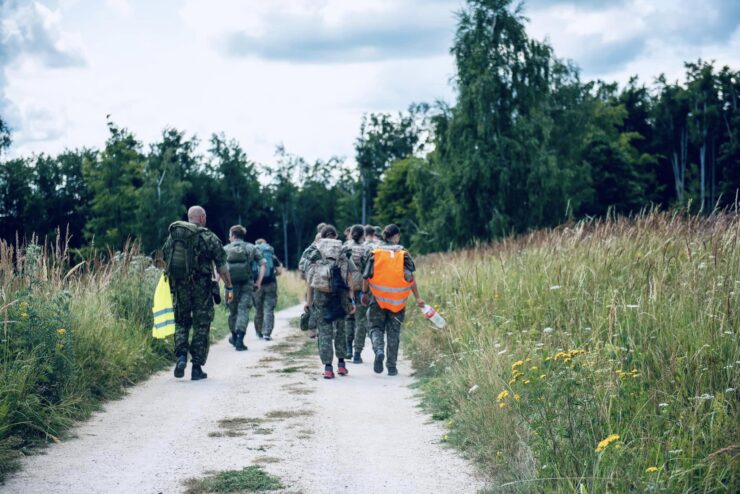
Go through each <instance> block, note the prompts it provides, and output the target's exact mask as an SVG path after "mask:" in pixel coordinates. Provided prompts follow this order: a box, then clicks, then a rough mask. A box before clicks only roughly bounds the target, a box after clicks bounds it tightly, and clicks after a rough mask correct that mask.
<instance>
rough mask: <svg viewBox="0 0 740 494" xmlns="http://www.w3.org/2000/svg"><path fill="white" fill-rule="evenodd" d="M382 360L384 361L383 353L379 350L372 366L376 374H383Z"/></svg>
mask: <svg viewBox="0 0 740 494" xmlns="http://www.w3.org/2000/svg"><path fill="white" fill-rule="evenodd" d="M383 359H385V353H383V350H380V351H378V352H377V353H376V354H375V363H374V364H373V370H374V371H375V373H376V374H380V373H381V372H383Z"/></svg>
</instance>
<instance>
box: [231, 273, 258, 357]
mask: <svg viewBox="0 0 740 494" xmlns="http://www.w3.org/2000/svg"><path fill="white" fill-rule="evenodd" d="M234 300H235V302H236V303H237V315H236V349H237V350H246V349H247V347H246V346H244V335H245V334H246V333H247V324H249V310H250V309H251V308H252V305H254V291H253V289H252V283H242V284H239V285H236V286H235V287H234Z"/></svg>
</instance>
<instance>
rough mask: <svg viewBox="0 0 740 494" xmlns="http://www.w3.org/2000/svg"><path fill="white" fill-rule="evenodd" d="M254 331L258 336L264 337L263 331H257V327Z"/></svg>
mask: <svg viewBox="0 0 740 494" xmlns="http://www.w3.org/2000/svg"><path fill="white" fill-rule="evenodd" d="M254 332H255V333H256V334H257V338H260V339H262V333H260V332H259V331H257V330H256V329H255V330H254Z"/></svg>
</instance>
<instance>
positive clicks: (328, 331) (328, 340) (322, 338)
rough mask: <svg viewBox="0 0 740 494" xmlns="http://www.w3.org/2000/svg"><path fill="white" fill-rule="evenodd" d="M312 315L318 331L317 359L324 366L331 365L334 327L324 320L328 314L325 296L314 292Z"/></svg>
mask: <svg viewBox="0 0 740 494" xmlns="http://www.w3.org/2000/svg"><path fill="white" fill-rule="evenodd" d="M314 297H316V298H315V299H314V308H313V311H314V314H315V318H316V326H317V329H318V331H319V358H320V359H321V363H322V364H324V365H331V364H332V361H333V360H334V325H333V324H332V323H330V322H327V321H326V319H324V314H326V313H327V312H328V304H327V302H328V298H327V297H326V295H324V294H322V293H319V292H314Z"/></svg>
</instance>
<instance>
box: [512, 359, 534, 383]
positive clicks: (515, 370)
mask: <svg viewBox="0 0 740 494" xmlns="http://www.w3.org/2000/svg"><path fill="white" fill-rule="evenodd" d="M531 361H532V359H531V358H529V357H527V358H526V359H524V360H517V361H516V362H514V363H513V364H511V381H509V384H514V383H515V382H517V381H518V380H519V378H520V377H522V376H523V375H524V373H523V372H522V371H521V370H519V368H520V367H522V366H523V365H524V364H526V363H529V362H531Z"/></svg>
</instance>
